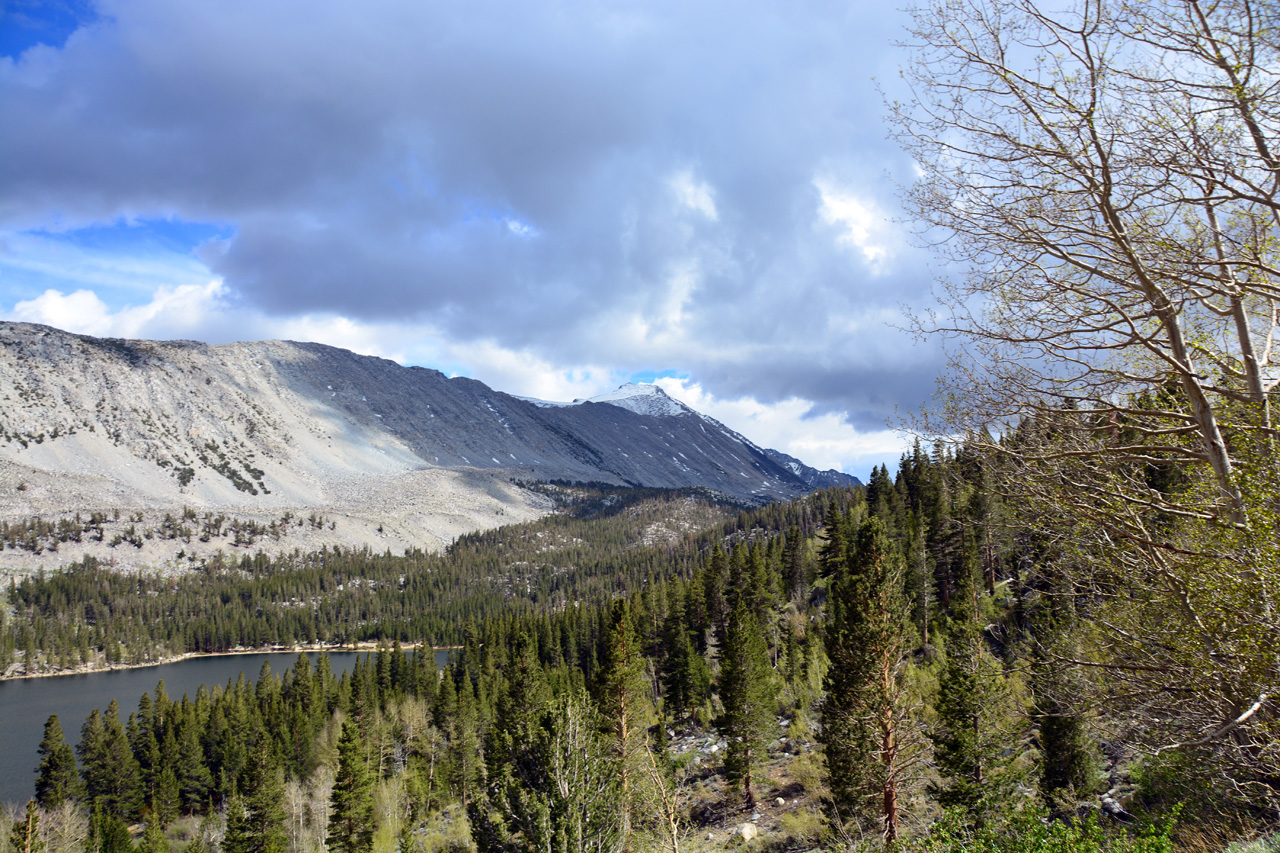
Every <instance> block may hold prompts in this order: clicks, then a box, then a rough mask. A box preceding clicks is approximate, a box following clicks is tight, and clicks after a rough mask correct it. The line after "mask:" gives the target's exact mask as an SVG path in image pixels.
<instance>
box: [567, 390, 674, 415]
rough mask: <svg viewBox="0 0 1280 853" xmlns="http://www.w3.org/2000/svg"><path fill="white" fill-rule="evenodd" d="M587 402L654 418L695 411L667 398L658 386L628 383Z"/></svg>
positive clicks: (665, 393)
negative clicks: (616, 407) (603, 404)
mask: <svg viewBox="0 0 1280 853" xmlns="http://www.w3.org/2000/svg"><path fill="white" fill-rule="evenodd" d="M586 402H588V403H608V404H609V405H611V406H618V407H619V408H623V409H627V410H629V411H632V412H635V413H636V414H637V415H651V416H654V417H660V416H667V417H672V416H675V415H687V414H690V413H691V412H692V411H693V410H692V409H690V408H689V407H688V406H686V405H685V404H684V403H681V402H680V401H679V400H674V399H672V398H671V397H669V396H667V392H666V391H663V390H662V389H661V388H659V387H658V386H657V385H645V384H641V383H637V382H628V383H627V384H626V385H622V386H620V387H618V388H617V389H615V390H613V391H609V392H607V393H605V394H600V395H598V396H595V397H592V398H591V399H590V400H587V401H586Z"/></svg>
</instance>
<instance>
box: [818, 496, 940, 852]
mask: <svg viewBox="0 0 1280 853" xmlns="http://www.w3.org/2000/svg"><path fill="white" fill-rule="evenodd" d="M906 611H907V608H906V604H905V602H904V601H903V596H902V561H901V557H900V556H899V555H898V554H897V553H896V552H895V551H894V550H893V548H892V546H891V544H890V542H889V540H888V537H887V536H886V534H885V528H884V525H883V523H882V522H881V521H880V519H879V518H878V517H874V516H873V517H872V518H870V519H868V520H867V521H866V522H864V523H863V524H862V526H861V527H860V528H859V530H858V535H857V541H856V543H855V547H854V548H853V550H852V553H851V556H850V559H849V562H848V564H847V565H846V566H845V568H844V569H843V570H842V571H841V572H840V573H839V574H838V575H837V577H836V582H835V587H834V590H833V592H832V598H831V605H830V625H829V627H828V630H827V654H828V656H829V657H830V658H831V667H830V669H829V670H828V671H827V676H826V682H825V686H826V691H827V696H826V699H825V700H824V701H823V705H822V731H821V733H820V736H819V739H820V740H821V742H822V744H823V746H824V747H825V753H826V759H827V773H828V777H829V783H830V787H831V803H832V809H833V812H834V816H835V818H836V819H837V821H843V820H845V819H847V818H849V817H851V816H859V817H867V818H870V817H872V816H875V817H876V818H878V819H879V822H880V823H881V827H882V831H883V834H884V837H885V839H886V840H888V841H893V840H894V839H896V838H897V835H898V820H899V814H898V812H899V800H900V797H901V795H902V793H903V792H902V786H903V784H904V782H905V781H906V779H907V778H908V776H909V774H910V772H911V769H912V767H913V765H914V763H915V761H916V753H917V750H918V743H917V742H916V741H915V739H914V737H913V734H912V730H911V727H910V726H909V724H908V723H909V718H910V716H911V714H912V713H913V711H914V704H913V700H912V696H911V695H910V691H909V689H908V686H907V683H906V678H905V674H906V667H907V663H908V652H909V650H910V649H909V643H908V639H907V638H908V631H907V618H906Z"/></svg>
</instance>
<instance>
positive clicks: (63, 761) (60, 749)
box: [36, 714, 80, 809]
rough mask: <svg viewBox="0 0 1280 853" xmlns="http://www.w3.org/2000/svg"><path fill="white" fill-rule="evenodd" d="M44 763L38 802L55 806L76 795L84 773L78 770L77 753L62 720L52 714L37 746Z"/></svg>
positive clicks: (38, 770)
mask: <svg viewBox="0 0 1280 853" xmlns="http://www.w3.org/2000/svg"><path fill="white" fill-rule="evenodd" d="M36 754H37V755H39V756H40V764H39V766H38V767H36V774H37V776H36V802H37V803H38V804H39V805H40V806H41V807H42V808H46V809H54V808H57V807H58V806H60V805H62V803H63V802H64V801H66V800H68V799H71V798H73V797H75V796H76V793H77V790H78V788H79V786H80V776H79V774H78V773H77V772H76V756H75V753H74V752H72V751H71V747H70V745H68V744H67V740H66V736H65V735H63V733H62V722H61V721H60V720H59V719H58V715H57V714H51V715H50V716H49V719H48V720H46V721H45V724H44V738H43V739H41V741H40V745H39V746H38V747H36Z"/></svg>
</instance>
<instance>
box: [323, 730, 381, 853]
mask: <svg viewBox="0 0 1280 853" xmlns="http://www.w3.org/2000/svg"><path fill="white" fill-rule="evenodd" d="M330 803H331V806H332V811H331V813H330V816H329V834H328V838H327V839H326V843H327V845H328V848H329V849H330V850H332V851H334V853H369V851H370V850H372V849H373V831H374V813H373V782H372V781H371V780H370V778H369V770H368V768H367V767H366V766H365V762H364V755H363V749H362V748H361V744H360V732H359V730H358V729H357V728H356V726H355V724H354V723H352V722H351V721H350V720H346V721H344V722H343V724H342V737H341V738H339V740H338V769H337V773H336V774H335V775H334V779H333V795H332V797H331V799H330Z"/></svg>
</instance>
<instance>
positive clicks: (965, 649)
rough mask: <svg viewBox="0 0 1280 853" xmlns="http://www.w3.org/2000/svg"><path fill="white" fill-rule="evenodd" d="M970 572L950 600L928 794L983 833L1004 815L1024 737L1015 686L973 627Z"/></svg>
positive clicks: (974, 589) (974, 595)
mask: <svg viewBox="0 0 1280 853" xmlns="http://www.w3.org/2000/svg"><path fill="white" fill-rule="evenodd" d="M977 586H978V578H977V577H976V566H975V567H973V568H971V569H970V571H969V572H967V573H966V575H965V577H964V579H963V582H962V584H961V586H960V590H959V593H960V594H959V595H958V596H957V598H956V605H957V606H956V608H955V618H954V620H953V622H952V632H951V638H950V641H949V642H948V644H947V649H948V654H947V660H946V663H945V664H944V666H943V669H942V675H941V677H940V678H939V684H938V701H937V705H936V710H937V714H938V724H937V725H936V726H935V727H934V729H933V731H931V732H930V738H931V740H932V741H933V745H934V760H935V763H936V764H937V767H938V770H939V772H940V773H941V775H942V777H943V780H944V781H943V784H940V785H934V786H932V793H934V795H935V796H936V797H937V798H938V801H939V802H941V803H942V804H943V805H945V806H951V807H956V808H959V809H962V810H963V811H964V812H965V813H966V814H967V815H968V817H969V820H970V821H972V822H973V823H974V825H981V824H982V823H983V822H984V821H985V818H986V816H987V814H988V813H989V812H990V811H992V810H993V809H998V808H1001V807H1003V804H1004V803H1006V802H1007V800H1008V798H1009V795H1010V793H1011V792H1012V789H1013V787H1014V784H1015V783H1016V782H1017V781H1018V780H1017V778H1016V777H1015V776H1014V775H1013V773H1012V772H1011V769H1010V768H1011V765H1012V763H1013V760H1014V759H1015V758H1016V757H1017V750H1016V747H1017V746H1018V744H1019V743H1020V741H1021V740H1022V738H1023V735H1024V733H1025V731H1024V730H1025V717H1024V715H1023V713H1022V709H1021V708H1019V707H1018V700H1017V690H1016V686H1015V685H1014V684H1013V683H1012V682H1011V680H1010V679H1009V678H1008V677H1007V676H1006V675H1005V672H1004V668H1003V666H1002V665H1001V663H1000V661H998V660H996V658H995V657H994V656H993V655H992V654H991V651H990V649H988V648H987V644H986V640H985V639H984V638H983V635H982V631H981V630H980V628H979V625H978V621H977V620H978V613H977V607H976V605H975V602H976V600H977V595H978V591H977Z"/></svg>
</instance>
